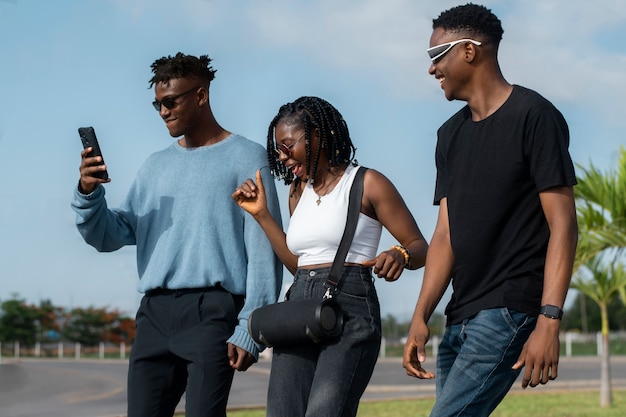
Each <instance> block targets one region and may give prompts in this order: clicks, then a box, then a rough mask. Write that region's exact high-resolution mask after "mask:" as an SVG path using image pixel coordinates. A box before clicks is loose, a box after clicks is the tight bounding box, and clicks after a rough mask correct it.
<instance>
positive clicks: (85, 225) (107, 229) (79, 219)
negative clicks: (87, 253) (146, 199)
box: [72, 185, 135, 252]
mask: <svg viewBox="0 0 626 417" xmlns="http://www.w3.org/2000/svg"><path fill="white" fill-rule="evenodd" d="M104 196H105V190H104V187H103V186H102V185H99V186H98V187H97V188H96V189H95V190H94V191H93V192H92V193H91V194H82V193H81V192H80V191H79V190H78V187H76V188H75V189H74V199H73V201H72V209H73V210H74V212H75V213H76V227H77V228H78V232H79V233H80V234H81V236H82V237H83V239H85V242H87V243H88V244H89V245H91V246H93V247H94V248H95V249H96V250H97V251H99V252H112V251H115V250H117V249H119V248H121V247H122V246H125V245H134V244H135V233H134V229H133V228H132V226H131V224H130V223H129V221H128V218H127V217H128V216H125V215H124V213H123V212H122V211H119V210H109V209H108V207H107V203H106V200H105V198H104Z"/></svg>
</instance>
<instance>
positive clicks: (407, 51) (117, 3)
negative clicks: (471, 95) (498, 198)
mask: <svg viewBox="0 0 626 417" xmlns="http://www.w3.org/2000/svg"><path fill="white" fill-rule="evenodd" d="M457 4H459V2H456V1H455V2H453V1H447V0H443V1H441V0H440V1H436V2H435V1H416V0H385V1H382V0H362V1H356V0H344V1H341V2H339V1H333V0H316V1H304V0H302V1H296V0H274V1H265V0H255V1H252V0H249V1H245V0H240V1H228V0H205V1H201V0H188V1H180V2H171V1H165V0H100V1H81V0H66V1H63V0H57V1H50V2H48V1H34V0H30V1H29V0H0V51H1V52H2V55H1V62H2V77H3V80H4V82H2V83H1V84H0V93H1V96H2V97H3V98H4V99H3V100H0V301H2V300H6V299H7V298H10V297H12V295H13V294H18V295H19V296H20V297H22V298H24V299H26V300H27V301H28V302H32V303H39V301H40V300H42V299H50V300H51V301H52V302H53V303H54V304H56V305H61V306H65V307H70V308H71V307H87V306H96V307H109V308H118V309H120V310H122V311H124V312H127V313H128V314H134V311H135V309H136V306H137V303H138V301H139V299H140V296H139V294H138V293H137V292H136V290H135V286H136V284H137V273H136V268H135V257H134V256H135V252H134V248H124V249H122V250H120V251H117V252H115V253H110V254H100V253H97V252H96V251H95V250H93V249H92V248H91V247H89V246H87V245H86V244H85V243H84V242H83V241H82V239H81V237H80V236H79V235H78V232H77V231H76V229H75V227H74V214H73V212H72V211H71V209H70V201H71V198H72V191H73V188H74V187H75V185H76V183H77V181H78V165H79V163H80V155H79V153H80V150H81V145H80V140H79V138H78V134H77V128H78V127H80V126H89V125H90V126H94V127H95V129H96V132H97V134H98V137H99V139H100V143H101V147H102V151H103V153H104V157H105V160H106V162H107V165H108V167H109V174H110V176H111V178H112V182H111V183H110V184H108V185H106V188H107V198H108V202H109V204H110V205H111V206H116V205H118V204H119V203H120V202H121V201H122V199H123V198H124V196H125V194H126V192H127V190H128V188H129V186H130V183H131V181H132V180H133V178H134V176H135V173H136V172H137V170H138V168H139V166H140V165H141V164H142V163H143V161H144V160H145V159H146V157H147V156H148V155H149V154H150V153H152V152H154V151H157V150H159V149H162V148H164V147H166V146H168V145H169V144H170V143H171V141H172V140H173V139H172V138H171V137H170V136H169V134H168V133H167V130H166V128H165V126H164V125H163V122H162V121H161V120H160V118H159V116H158V114H157V113H156V112H155V111H154V109H153V108H152V106H151V105H150V103H151V101H152V100H153V98H154V93H153V91H151V90H149V89H148V80H149V79H150V77H151V73H150V64H151V63H152V62H153V61H154V60H155V59H156V58H160V57H162V56H165V55H173V54H175V53H176V52H178V51H182V52H185V53H188V54H194V55H199V54H208V55H210V56H211V57H212V58H213V60H214V61H213V65H214V68H216V69H217V70H218V72H217V74H216V79H215V81H214V82H213V84H212V86H211V102H212V106H213V109H214V112H215V114H216V116H217V118H218V120H219V121H220V123H221V124H222V125H223V126H224V127H225V128H226V129H228V130H231V131H233V132H236V133H239V134H242V135H245V136H247V137H249V138H251V139H253V140H255V141H258V142H259V143H262V144H264V143H265V135H266V134H267V126H268V124H269V122H270V120H271V119H272V117H273V116H274V115H275V113H276V111H277V110H278V107H279V106H280V105H281V104H284V103H286V102H288V101H292V100H294V99H295V98H297V97H299V96H302V95H317V96H320V97H323V98H325V99H326V100H328V101H330V102H331V103H333V104H334V105H335V106H336V107H337V108H338V109H339V110H340V111H341V112H342V113H343V115H344V118H345V119H346V120H347V122H348V125H349V127H350V132H351V136H352V138H353V141H354V142H355V144H356V146H357V148H358V150H357V159H358V160H359V162H360V163H361V164H363V165H365V166H368V167H372V168H375V169H377V170H379V171H381V172H383V173H384V174H385V175H387V176H388V177H389V178H390V179H391V180H392V181H393V182H394V183H395V184H396V186H397V188H398V189H399V190H400V192H401V193H402V195H403V196H404V198H405V200H406V202H407V204H408V206H409V208H410V209H411V211H412V212H413V214H414V216H415V217H416V219H417V221H418V223H419V225H420V227H421V228H422V231H423V233H424V235H425V236H426V237H427V238H428V239H430V236H431V234H432V231H433V228H434V225H435V221H436V215H437V210H436V208H435V207H434V206H432V197H433V189H434V178H435V166H434V158H433V154H434V148H435V140H436V130H437V128H438V127H439V125H440V124H441V123H443V122H444V121H445V120H446V119H447V118H448V117H449V116H450V115H452V113H454V112H455V111H456V110H457V109H458V108H460V107H461V105H462V104H463V103H459V102H447V101H446V100H445V98H444V97H443V94H442V92H441V91H440V88H439V85H438V83H437V82H436V81H435V80H434V79H433V78H432V77H430V76H429V75H428V73H427V70H428V66H429V59H428V57H427V55H426V53H425V49H426V48H427V47H428V41H429V37H430V33H431V22H432V19H433V18H434V17H436V16H437V15H438V14H439V13H440V12H441V11H442V10H444V9H447V8H449V7H452V6H454V5H457ZM483 4H485V5H487V6H488V7H490V8H492V9H493V11H494V12H495V13H496V14H497V15H498V16H499V17H500V19H501V20H502V23H503V26H504V30H505V33H504V39H503V41H502V43H501V48H500V62H501V66H502V70H503V73H504V75H505V77H506V78H507V80H508V81H509V82H511V83H515V84H520V85H524V86H526V87H529V88H532V89H535V90H537V91H539V92H540V93H541V94H543V95H544V96H545V97H546V98H548V99H549V100H551V101H552V102H553V103H554V104H555V105H556V106H557V107H558V108H559V109H560V110H561V111H562V112H563V114H564V115H565V118H566V119H567V120H568V123H569V126H570V132H571V146H570V152H571V155H572V158H573V159H574V161H575V162H577V163H581V164H584V165H587V164H588V163H589V161H592V162H593V163H594V164H595V165H597V166H600V167H608V166H612V165H615V163H616V160H617V151H618V149H619V147H620V146H621V145H624V144H626V140H625V134H624V131H626V117H625V115H626V100H624V97H626V76H625V74H626V46H625V44H624V39H626V0H612V1H596V2H587V1H581V0H542V1H541V2H538V1H530V0H527V1H524V0H520V1H486V2H484V3H483ZM277 188H278V189H279V193H280V196H281V204H282V208H283V213H286V189H285V187H284V186H283V185H282V184H281V183H277ZM284 218H285V219H287V215H284ZM392 244H394V241H393V240H392V239H391V238H390V237H389V235H387V234H384V235H383V239H382V241H381V248H386V247H389V246H391V245H392ZM421 278H422V272H421V271H418V272H406V273H404V274H403V276H402V277H401V279H400V280H399V281H398V282H396V283H391V284H390V283H385V282H382V281H379V282H377V288H378V291H379V295H380V298H381V307H382V313H383V315H387V314H394V315H396V316H397V317H399V318H401V319H408V318H409V317H410V315H411V313H412V311H413V308H414V305H415V301H416V299H417V295H418V292H419V288H420V285H421ZM289 280H290V278H289V276H288V275H287V276H286V281H287V282H289ZM572 298H573V297H572V296H571V295H570V300H571V299H572ZM442 307H443V305H442V306H440V310H441V308H442Z"/></svg>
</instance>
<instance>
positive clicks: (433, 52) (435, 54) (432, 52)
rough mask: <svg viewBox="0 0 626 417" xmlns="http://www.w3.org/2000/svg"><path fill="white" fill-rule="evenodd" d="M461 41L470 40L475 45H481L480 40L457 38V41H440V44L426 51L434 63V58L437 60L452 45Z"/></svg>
mask: <svg viewBox="0 0 626 417" xmlns="http://www.w3.org/2000/svg"><path fill="white" fill-rule="evenodd" d="M463 42H471V43H473V44H474V45H476V46H480V45H481V43H480V42H478V41H475V40H473V39H459V40H457V41H452V42H447V43H442V44H440V45H437V46H433V47H432V48H428V49H427V50H426V52H427V53H428V56H429V57H430V60H431V61H432V62H433V63H434V62H435V61H436V60H438V59H439V58H441V57H443V56H444V55H445V54H447V53H448V52H450V49H452V47H453V46H454V45H457V44H459V43H463Z"/></svg>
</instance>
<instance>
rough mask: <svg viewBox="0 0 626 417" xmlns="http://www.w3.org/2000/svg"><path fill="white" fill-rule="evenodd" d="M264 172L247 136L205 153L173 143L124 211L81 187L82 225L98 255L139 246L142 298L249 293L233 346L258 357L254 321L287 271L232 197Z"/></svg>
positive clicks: (76, 203)
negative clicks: (184, 292)
mask: <svg viewBox="0 0 626 417" xmlns="http://www.w3.org/2000/svg"><path fill="white" fill-rule="evenodd" d="M264 166H265V167H267V155H266V152H265V149H264V148H263V147H262V146H261V145H259V144H257V143H255V142H252V141H250V140H248V139H246V138H244V137H242V136H238V135H231V136H229V137H228V138H226V139H225V140H223V141H221V142H219V143H217V144H215V145H211V146H203V147H199V148H183V147H182V146H180V145H179V144H178V142H174V143H173V144H172V145H171V146H169V147H168V148H166V149H164V150H162V151H160V152H156V153H154V154H152V155H151V156H150V157H149V158H148V159H147V160H146V162H145V163H144V164H143V166H142V167H141V169H140V170H139V173H138V174H137V178H136V179H135V181H134V183H133V185H132V187H131V189H130V191H129V193H128V196H127V197H126V200H125V201H124V203H123V204H122V206H121V207H120V208H118V209H108V208H107V203H106V200H105V197H104V196H105V190H104V187H102V186H99V187H98V188H96V190H94V192H93V193H91V194H89V195H84V194H81V193H80V192H79V191H78V189H76V190H75V193H74V200H73V202H72V208H73V209H74V211H75V212H76V224H77V227H78V230H79V232H80V233H81V235H82V236H83V238H84V239H85V241H86V242H87V243H88V244H90V245H91V246H93V247H94V248H96V249H97V250H98V251H101V252H110V251H114V250H117V249H119V248H121V247H122V246H125V245H136V246H137V269H138V272H139V284H138V287H137V288H138V290H139V292H146V291H149V290H151V289H155V288H159V287H160V288H169V289H181V288H201V287H209V286H214V285H218V284H219V285H221V286H222V287H223V288H225V289H226V290H228V291H229V292H231V293H233V294H239V295H245V296H246V302H245V305H244V307H243V309H242V310H241V313H240V314H239V325H238V326H237V327H236V329H235V333H234V334H233V336H232V337H231V338H230V339H229V342H231V343H233V344H235V345H237V346H239V347H241V348H243V349H245V350H246V351H248V352H250V353H252V354H253V355H254V356H255V357H258V353H259V351H260V350H262V346H260V345H257V344H255V343H254V341H253V340H252V339H251V337H250V335H249V334H248V317H249V315H250V313H251V312H252V311H253V310H254V309H255V308H257V307H259V306H262V305H265V304H269V303H274V302H276V300H277V298H278V294H279V291H280V287H281V284H282V271H283V269H282V264H281V263H280V261H279V260H278V258H277V257H276V256H275V254H274V252H273V250H272V246H271V245H270V243H269V241H268V239H267V237H266V235H265V233H264V232H263V230H262V229H261V228H260V227H259V225H258V223H257V222H256V221H255V220H254V219H253V218H252V216H250V215H249V214H247V213H246V212H244V210H242V209H241V208H240V207H239V206H238V205H237V204H236V203H235V202H234V201H233V200H232V198H231V194H232V193H233V191H234V190H235V188H236V187H237V186H239V185H240V184H241V183H242V182H243V181H245V180H246V179H247V178H254V176H255V172H256V170H257V169H259V168H261V167H264ZM262 174H263V183H264V184H265V190H266V193H267V196H268V205H269V209H270V211H271V213H272V215H273V216H274V218H275V219H277V221H278V222H279V224H280V223H281V218H280V210H279V206H278V198H277V195H276V189H275V187H274V179H273V178H272V176H271V175H270V173H269V169H268V168H263V170H262Z"/></svg>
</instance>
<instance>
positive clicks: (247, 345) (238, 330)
mask: <svg viewBox="0 0 626 417" xmlns="http://www.w3.org/2000/svg"><path fill="white" fill-rule="evenodd" d="M246 324H247V320H246ZM227 342H228V343H232V344H233V345H235V346H239V347H240V348H242V349H243V350H245V351H246V352H249V353H250V354H251V355H252V356H254V360H255V361H258V360H259V353H260V352H261V351H263V350H264V349H265V346H263V345H257V344H256V343H255V342H254V340H252V337H250V333H248V329H247V328H246V327H244V326H243V325H242V324H239V325H237V327H235V333H233V335H232V336H231V337H230V338H229V339H228V340H227Z"/></svg>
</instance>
